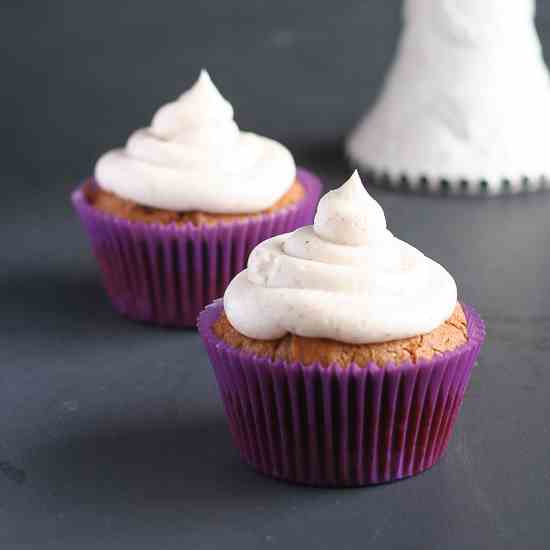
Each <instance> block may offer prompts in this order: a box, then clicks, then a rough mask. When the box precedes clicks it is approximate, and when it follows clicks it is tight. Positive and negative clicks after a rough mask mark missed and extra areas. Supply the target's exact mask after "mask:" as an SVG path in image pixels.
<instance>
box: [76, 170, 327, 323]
mask: <svg viewBox="0 0 550 550" xmlns="http://www.w3.org/2000/svg"><path fill="white" fill-rule="evenodd" d="M297 177H298V179H299V181H300V183H302V184H303V185H304V187H305V191H306V193H305V197H304V198H303V199H302V200H301V201H300V202H298V203H297V204H295V205H291V206H289V207H287V208H285V209H282V210H280V211H278V212H274V213H272V214H265V215H262V216H258V217H256V218H249V219H248V220H246V221H242V220H241V221H236V222H227V223H225V222H224V223H220V224H216V225H205V226H199V227H197V226H193V225H191V224H186V225H183V226H176V225H174V224H171V225H160V224H146V223H141V222H130V221H128V220H125V219H122V218H117V217H115V216H111V215H108V214H105V213H104V212H101V211H99V210H98V209H96V208H94V207H93V206H91V205H90V204H89V203H88V201H87V200H86V198H85V196H84V193H83V189H82V187H83V186H80V187H79V188H78V189H77V190H76V191H75V192H74V193H73V195H72V202H73V205H74V207H75V209H76V211H77V213H78V215H79V216H80V219H81V220H82V223H83V225H84V227H85V229H86V231H87V233H88V235H89V237H90V240H91V242H92V248H93V251H94V254H95V256H96V258H97V261H98V263H99V266H100V270H101V273H102V277H103V283H104V286H105V289H106V291H107V293H108V295H109V297H110V299H111V301H112V303H113V306H114V307H115V309H116V310H117V311H118V312H119V313H121V314H122V315H125V316H126V317H129V318H131V319H135V320H138V321H147V322H152V323H155V324H159V325H162V326H176V327H192V326H195V323H196V320H197V316H198V314H199V313H200V311H201V310H202V309H203V308H204V307H205V306H206V305H207V304H209V303H211V302H212V301H213V300H215V299H216V298H219V297H220V296H221V295H222V294H223V292H224V290H225V288H226V287H227V285H228V284H229V283H230V281H231V280H232V279H233V277H234V276H235V275H236V274H237V273H239V272H240V271H242V270H243V269H244V268H245V267H246V262H247V260H248V255H249V254H250V252H251V251H252V249H253V248H254V247H255V246H256V245H257V244H259V243H260V242H262V241H264V240H265V239H267V238H269V237H272V236H274V235H278V234H280V233H286V232H289V231H292V230H294V229H296V228H298V227H301V226H303V225H307V224H309V223H311V222H312V220H313V216H314V214H315V209H316V206H317V202H318V200H319V195H320V192H321V184H320V181H319V179H318V178H317V177H316V176H314V175H313V174H311V173H310V172H307V171H306V170H304V169H298V172H297Z"/></svg>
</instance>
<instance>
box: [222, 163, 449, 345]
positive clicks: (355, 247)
mask: <svg viewBox="0 0 550 550" xmlns="http://www.w3.org/2000/svg"><path fill="white" fill-rule="evenodd" d="M456 300H457V290H456V284H455V282H454V280H453V278H452V277H451V275H449V273H448V272H447V271H446V270H445V269H444V268H443V267H442V266H441V265H439V264H438V263H436V262H434V261H433V260H431V259H429V258H427V257H426V256H424V255H423V254H422V253H421V252H419V251H418V250H416V249H415V248H414V247H412V246H410V245H408V244H407V243H405V242H403V241H400V240H398V239H396V238H395V237H394V236H393V235H392V234H391V233H390V232H389V231H388V229H387V228H386V218H385V216H384V212H383V211H382V208H381V207H380V205H379V204H378V203H377V202H376V201H375V200H374V199H373V198H372V197H371V196H370V195H369V194H368V193H367V191H366V190H365V188H364V186H363V184H362V182H361V179H360V178H359V175H358V174H357V172H355V173H354V174H353V176H352V177H351V178H350V179H349V180H348V181H347V183H345V184H344V185H343V186H342V187H340V188H339V189H337V190H335V191H331V192H330V193H327V194H326V195H325V196H324V197H323V198H322V199H321V201H320V202H319V206H318V210H317V215H316V216H315V222H314V225H313V226H306V227H302V228H300V229H298V230H296V231H294V232H293V233H288V234H285V235H280V236H277V237H274V238H272V239H268V240H267V241H264V242H263V243H261V244H260V245H258V246H257V247H256V248H255V249H254V250H253V251H252V254H251V255H250V258H249V260H248V269H246V270H244V271H243V272H241V273H240V274H239V275H237V277H235V279H233V281H232V282H231V284H230V285H229V287H228V288H227V290H226V292H225V296H224V308H225V312H226V314H227V316H228V318H229V321H230V322H231V324H232V325H233V326H234V327H235V328H236V329H237V330H238V331H239V332H240V333H242V334H244V335H245V336H248V337H250V338H257V339H262V340H271V339H275V338H280V337H282V336H284V335H285V334H286V333H289V332H290V333H292V334H297V335H300V336H306V337H318V338H330V339H333V340H338V341H341V342H349V343H353V344H362V343H372V342H385V341H389V340H395V339H399V338H407V337H411V336H417V335H420V334H425V333H428V332H430V331H432V330H434V329H435V328H437V327H438V326H439V325H441V324H442V323H443V322H445V321H446V320H447V319H448V318H449V317H450V316H451V314H452V312H453V310H454V308H455V306H456Z"/></svg>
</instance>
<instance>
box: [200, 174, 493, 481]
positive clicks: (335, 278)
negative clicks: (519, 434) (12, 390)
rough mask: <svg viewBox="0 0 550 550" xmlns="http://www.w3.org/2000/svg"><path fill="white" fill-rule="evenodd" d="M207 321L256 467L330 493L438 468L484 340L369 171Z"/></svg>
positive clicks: (256, 263)
mask: <svg viewBox="0 0 550 550" xmlns="http://www.w3.org/2000/svg"><path fill="white" fill-rule="evenodd" d="M198 326H199V332H200V334H201V337H202V339H203V341H204V343H205V345H206V349H207V351H208V354H209V357H210V360H211V363H212V365H213V367H214V371H215V374H216V378H217V381H218V384H219V388H220V392H221V396H222V400H223V403H224V406H225V411H226V414H227V417H228V420H229V425H230V428H231V432H232V434H233V438H234V441H235V444H236V446H237V447H238V449H239V451H240V453H241V455H242V457H243V459H244V460H245V461H246V462H248V463H249V464H251V465H252V466H253V467H255V468H256V469H257V470H259V471H260V472H262V473H264V474H267V475H270V476H273V477H276V478H280V479H284V480H287V481H293V482H297V483H304V484H309V485H323V486H361V485H368V484H373V483H381V482H387V481H392V480H396V479H400V478H403V477H407V476H411V475H415V474H418V473H420V472H422V471H424V470H426V469H427V468H429V467H431V466H432V465H433V464H434V463H435V462H436V461H437V460H438V459H439V458H440V457H441V455H442V454H443V452H444V451H445V448H446V446H447V443H448V441H449V437H450V435H451V432H452V429H453V425H454V423H455V419H456V416H457V413H458V410H459V408H460V406H461V404H462V400H463V396H464V392H465V390H466V386H467V384H468V381H469V378H470V373H471V370H472V368H473V366H474V363H475V361H476V358H477V356H478V353H479V350H480V347H481V344H482V342H483V340H484V335H485V332H484V325H483V322H482V321H481V319H480V318H479V316H478V315H477V313H476V312H475V310H474V309H473V308H472V307H470V306H467V305H465V304H462V303H460V302H458V301H457V288H456V284H455V282H454V280H453V278H452V277H451V275H450V274H449V273H448V272H447V271H446V270H445V269H444V268H443V267H442V266H441V265H439V264H438V263H436V262H435V261H433V260H431V259H429V258H427V257H426V256H424V255H423V254H422V253H421V252H419V251H418V250H416V249H415V248H414V247H412V246H411V245H409V244H406V243H405V242H403V241H400V240H398V239H397V238H395V237H393V235H392V234H391V233H390V232H389V231H388V229H387V228H386V220H385V216H384V212H383V210H382V208H381V207H380V205H379V204H378V203H377V202H376V201H375V200H374V199H372V198H371V197H370V196H369V194H368V193H367V191H366V190H365V188H364V187H363V185H362V183H361V180H360V179H359V176H358V175H357V173H355V174H354V175H353V176H352V177H351V179H350V180H349V181H348V182H347V183H345V184H344V185H343V186H342V187H341V188H339V189H337V190H335V191H331V192H330V193H328V194H326V195H325V196H324V197H323V198H322V199H321V201H320V202H319V207H318V210H317V214H316V216H315V222H314V225H313V226H306V227H303V228H300V229H297V230H296V231H294V232H292V233H288V234H285V235H279V236H276V237H273V238H271V239H269V240H267V241H265V242H263V243H261V244H260V245H259V246H257V247H256V248H255V249H254V251H253V252H252V253H251V255H250V258H249V261H248V268H247V269H246V270H245V271H243V272H242V273H240V274H239V275H237V277H235V279H234V280H233V281H232V282H231V284H230V285H229V286H228V288H227V290H226V292H225V295H224V298H223V302H222V301H221V300H218V301H216V302H214V303H213V304H212V305H210V306H209V307H207V308H206V309H205V310H204V312H203V313H202V314H201V316H200V318H199V325H198Z"/></svg>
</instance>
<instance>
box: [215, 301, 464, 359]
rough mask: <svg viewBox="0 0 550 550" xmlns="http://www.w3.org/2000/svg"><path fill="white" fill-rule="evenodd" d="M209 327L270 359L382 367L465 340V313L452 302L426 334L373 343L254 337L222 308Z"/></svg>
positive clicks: (428, 355)
mask: <svg viewBox="0 0 550 550" xmlns="http://www.w3.org/2000/svg"><path fill="white" fill-rule="evenodd" d="M213 331H214V333H215V335H216V336H217V337H218V338H220V339H222V340H224V341H225V342H226V343H227V344H229V345H230V346H232V347H234V348H238V349H242V350H245V351H249V352H251V353H254V354H257V355H260V356H263V357H269V358H271V359H282V360H284V361H288V362H294V361H299V362H301V363H303V364H305V365H309V364H313V363H317V362H319V363H321V364H322V365H324V366H327V365H330V364H332V363H336V364H338V365H340V366H347V365H350V364H352V363H356V364H357V365H359V366H361V367H363V366H366V365H367V364H369V363H375V364H376V365H378V366H379V367H384V366H386V365H387V364H389V363H395V364H396V365H399V364H402V363H409V362H411V363H416V362H418V361H419V360H420V359H432V358H433V357H434V356H435V355H438V354H441V353H444V352H446V351H452V350H454V349H456V348H458V347H459V346H461V345H463V344H465V343H466V342H467V341H468V333H467V325H466V317H465V316H464V311H463V310H462V306H461V305H460V304H457V305H456V308H455V310H454V312H453V314H452V315H451V317H450V318H449V319H448V320H447V321H445V323H443V324H442V325H440V326H439V327H438V328H436V329H435V330H433V331H432V332H429V333H428V334H424V335H421V336H414V337H413V338H404V339H402V340H393V341H390V342H382V343H376V344H346V343H343V342H337V341H335V340H328V339H324V338H305V337H303V336H297V335H295V334H287V335H286V336H283V338H280V339H278V340H254V339H252V338H248V337H246V336H244V335H242V334H240V333H239V332H238V331H237V330H235V329H234V328H233V326H232V325H231V323H230V322H229V320H228V318H227V316H226V315H225V313H224V312H222V313H221V315H220V317H219V318H218V320H217V321H216V322H215V323H214V326H213Z"/></svg>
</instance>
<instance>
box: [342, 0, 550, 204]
mask: <svg viewBox="0 0 550 550" xmlns="http://www.w3.org/2000/svg"><path fill="white" fill-rule="evenodd" d="M534 15H535V1H534V0H512V1H511V0H505V1H503V0H482V1H480V0H404V9H403V18H404V28H403V31H402V35H401V38H400V43H399V47H398V51H397V55H396V58H395V60H394V62H393V64H392V66H391V69H390V71H389V73H388V75H387V77H386V80H385V82H384V85H383V87H382V90H381V93H380V95H379V97H378V99H377V101H376V102H375V104H374V106H373V108H372V109H371V110H370V111H369V112H368V113H367V115H366V116H365V118H364V119H363V120H362V121H361V122H360V124H359V125H358V127H357V128H356V129H355V130H354V131H353V133H352V134H351V136H350V138H349V140H348V142H347V152H348V154H349V156H350V157H351V159H352V160H353V161H354V162H355V163H356V164H358V165H359V166H360V167H361V168H364V169H368V170H370V171H372V172H374V174H375V175H379V176H381V175H385V176H386V178H385V180H386V181H387V182H388V183H391V184H392V185H399V184H400V181H403V180H406V181H407V182H408V184H409V185H410V186H411V187H412V188H420V187H423V188H427V189H429V190H440V189H441V188H442V185H445V186H446V187H448V189H449V190H450V191H454V192H460V191H466V192H470V193H477V192H480V191H487V192H488V193H495V194H496V193H500V192H503V191H511V192H517V191H521V190H526V189H529V190H531V189H537V188H539V187H540V186H544V185H546V181H545V180H546V179H547V178H549V177H550V154H549V146H548V131H549V129H550V77H549V74H548V70H547V67H546V65H545V63H544V60H543V57H542V51H541V45H540V42H539V39H538V36H537V33H536V29H535V25H534ZM375 179H378V178H375Z"/></svg>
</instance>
